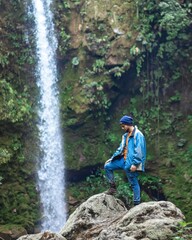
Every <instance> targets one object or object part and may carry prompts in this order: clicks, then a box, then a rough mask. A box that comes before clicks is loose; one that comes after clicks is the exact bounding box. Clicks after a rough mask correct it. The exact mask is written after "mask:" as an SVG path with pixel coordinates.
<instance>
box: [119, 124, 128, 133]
mask: <svg viewBox="0 0 192 240" xmlns="http://www.w3.org/2000/svg"><path fill="white" fill-rule="evenodd" d="M120 126H121V129H122V130H124V131H125V132H128V131H129V127H130V126H128V125H126V124H121V125H120Z"/></svg>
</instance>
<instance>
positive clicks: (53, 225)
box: [32, 0, 66, 232]
mask: <svg viewBox="0 0 192 240" xmlns="http://www.w3.org/2000/svg"><path fill="white" fill-rule="evenodd" d="M51 3H52V1H50V0H32V8H33V15H34V20H35V28H36V29H35V34H36V54H37V59H38V61H37V70H36V78H37V84H38V87H39V91H40V100H39V110H38V117H39V123H38V129H39V142H40V154H39V157H38V163H37V165H38V169H37V176H38V180H37V185H38V186H37V187H38V190H39V192H40V200H41V206H42V226H41V227H42V229H41V230H42V231H45V230H50V231H53V232H58V231H60V230H61V228H62V227H63V226H64V224H65V222H66V204H65V181H64V179H65V178H64V151H63V146H62V144H63V139H62V133H61V127H60V116H59V98H58V94H59V92H58V89H57V67H56V60H55V51H56V48H57V40H56V38H55V35H54V24H53V16H52V12H51V11H50V5H51Z"/></svg>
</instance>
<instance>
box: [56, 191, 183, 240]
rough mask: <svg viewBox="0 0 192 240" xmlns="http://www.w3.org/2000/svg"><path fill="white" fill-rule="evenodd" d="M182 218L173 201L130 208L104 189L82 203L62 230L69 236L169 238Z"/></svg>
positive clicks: (97, 239) (89, 239) (101, 239)
mask: <svg viewBox="0 0 192 240" xmlns="http://www.w3.org/2000/svg"><path fill="white" fill-rule="evenodd" d="M183 219H184V216H183V214H182V212H181V211H180V210H179V209H178V208H177V207H176V206H175V205H174V204H173V203H171V202H167V201H160V202H147V203H142V204H140V205H138V206H136V207H133V208H131V209H130V210H127V209H126V208H125V206H124V204H123V203H122V202H121V201H120V200H119V199H116V198H115V197H113V196H110V195H107V194H104V193H101V194H98V195H94V196H92V197H91V198H89V199H88V200H87V201H86V202H84V203H83V204H82V205H80V206H79V207H78V208H77V209H76V210H75V212H74V213H73V214H72V215H71V216H70V217H69V219H68V221H67V223H66V224H65V226H64V228H63V229H62V231H61V232H60V234H61V235H62V236H64V237H66V239H67V240H75V239H78V240H85V239H86V240H93V239H94V240H106V239H113V240H116V239H118V240H119V239H122V240H136V239H145V240H153V239H154V240H156V239H159V240H167V239H170V237H171V236H172V235H173V233H174V231H176V227H177V224H178V222H180V221H182V220H183Z"/></svg>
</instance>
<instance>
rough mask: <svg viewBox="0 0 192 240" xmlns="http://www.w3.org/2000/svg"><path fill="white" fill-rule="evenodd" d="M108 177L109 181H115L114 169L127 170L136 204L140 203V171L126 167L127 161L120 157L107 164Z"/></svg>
mask: <svg viewBox="0 0 192 240" xmlns="http://www.w3.org/2000/svg"><path fill="white" fill-rule="evenodd" d="M104 169H105V173H106V177H107V179H108V181H109V183H114V174H113V171H114V170H118V169H123V170H124V171H125V172H126V176H127V178H128V181H129V183H130V184H131V188H132V190H133V201H134V204H139V203H140V198H141V197H140V186H139V182H138V175H139V173H138V172H131V171H130V170H129V169H127V168H126V162H125V160H124V158H123V157H122V158H120V159H117V160H112V161H111V162H109V163H107V164H105V166H104Z"/></svg>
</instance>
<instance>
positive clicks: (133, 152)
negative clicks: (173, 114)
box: [104, 116, 146, 205]
mask: <svg viewBox="0 0 192 240" xmlns="http://www.w3.org/2000/svg"><path fill="white" fill-rule="evenodd" d="M120 126H121V128H122V129H123V130H124V131H125V133H124V134H123V136H122V141H121V144H120V146H119V147H118V149H117V150H116V152H115V153H114V154H113V156H112V157H111V158H110V159H109V160H107V161H106V162H105V166H104V169H105V173H106V177H107V179H108V181H109V183H110V188H109V190H108V191H107V192H106V193H108V194H112V195H113V194H114V193H115V192H116V185H115V181H114V175H113V171H114V170H117V169H123V170H125V172H126V175H127V178H128V181H129V183H130V184H131V187H132V190H133V201H134V205H138V204H140V186H139V182H138V175H139V171H144V164H145V159H146V142H145V137H144V135H143V134H142V132H141V131H139V129H138V128H137V126H134V125H133V118H132V117H130V116H123V117H122V118H121V119H120Z"/></svg>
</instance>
